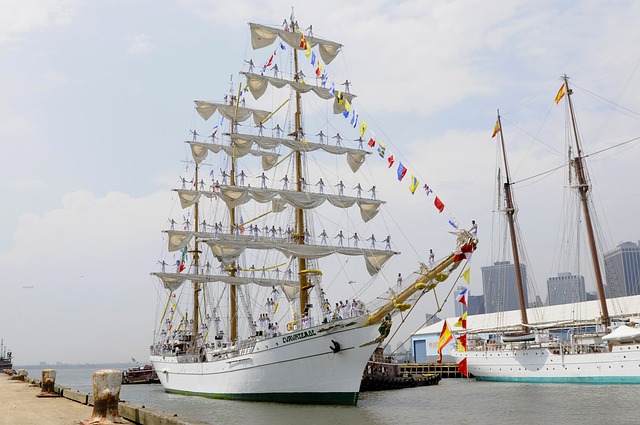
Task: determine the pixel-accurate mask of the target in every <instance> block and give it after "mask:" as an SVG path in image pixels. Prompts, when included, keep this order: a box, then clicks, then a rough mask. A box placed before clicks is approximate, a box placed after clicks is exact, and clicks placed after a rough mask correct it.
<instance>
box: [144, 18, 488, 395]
mask: <svg viewBox="0 0 640 425" xmlns="http://www.w3.org/2000/svg"><path fill="white" fill-rule="evenodd" d="M249 26H250V30H251V41H252V46H253V48H254V49H259V48H263V47H266V46H270V45H272V44H273V43H274V42H275V43H276V44H275V51H274V52H273V54H272V55H271V58H270V59H268V60H265V62H264V63H265V65H264V66H263V67H262V70H261V71H256V70H255V69H254V64H253V60H252V59H248V60H246V61H245V63H246V64H247V65H246V67H247V68H248V71H247V72H242V73H241V75H242V77H241V78H242V79H243V82H242V84H240V85H238V86H237V89H236V88H235V87H233V86H232V87H233V89H232V90H230V91H229V93H228V94H227V95H226V96H225V97H224V101H222V102H204V101H196V111H197V112H198V114H199V115H200V116H201V117H202V118H204V119H205V120H206V119H209V118H211V117H213V116H216V117H218V118H217V119H218V120H219V121H218V123H219V124H218V125H216V126H215V127H214V128H213V130H211V131H212V133H211V134H210V136H208V137H206V138H200V136H199V135H198V134H197V132H196V131H193V132H192V133H193V140H191V141H188V142H187V143H188V144H189V147H190V149H189V152H190V154H191V155H192V159H191V158H190V159H188V160H187V161H186V162H187V170H186V171H185V172H186V173H188V174H189V175H188V177H183V178H182V188H181V189H177V190H176V192H177V193H178V196H179V199H180V205H181V207H182V208H183V210H182V211H184V212H182V214H183V223H181V224H182V230H176V229H175V225H176V224H177V222H176V221H175V220H174V219H170V227H171V228H170V229H169V230H167V231H166V234H167V236H168V244H169V248H168V253H167V255H170V253H174V252H175V253H180V256H179V257H178V259H177V260H176V261H175V263H176V264H175V267H176V270H175V272H170V271H168V270H166V268H168V267H169V266H168V265H167V263H166V262H165V261H164V260H162V261H160V263H161V265H162V271H160V272H154V273H152V274H153V275H154V276H156V277H157V278H158V279H159V281H160V282H161V283H162V285H163V286H162V288H163V289H162V290H161V295H162V296H166V299H165V300H163V301H162V305H161V308H160V314H159V322H158V328H157V329H156V331H155V332H154V344H153V346H152V347H151V362H152V363H153V367H154V368H155V370H156V371H157V373H158V377H159V379H160V382H161V383H162V385H163V386H164V388H165V390H166V391H168V392H171V393H178V394H191V395H200V396H205V397H212V398H224V399H237V400H254V401H274V402H285V403H305V404H351V405H354V404H356V403H357V400H358V394H359V388H360V381H361V377H362V373H363V371H364V368H365V365H366V363H367V361H368V360H369V358H370V356H371V354H372V353H373V351H374V350H375V348H376V347H377V346H378V344H379V343H380V342H382V341H383V340H384V339H385V338H386V337H387V335H388V333H389V331H390V328H391V319H392V316H393V315H394V314H395V313H397V312H398V311H402V310H406V309H407V308H409V307H410V306H411V305H412V303H414V302H415V301H416V300H417V299H418V298H419V297H420V296H422V295H423V294H424V293H425V292H427V291H429V290H431V289H432V288H433V287H435V285H437V283H438V282H440V281H442V280H444V279H446V278H447V276H448V275H449V273H450V272H451V271H452V270H454V269H455V268H457V267H458V265H459V263H460V262H461V261H462V259H463V258H460V254H459V252H460V251H459V250H454V251H453V252H452V253H451V254H450V255H448V256H446V257H444V258H443V259H442V260H441V261H440V262H438V263H437V264H436V265H433V266H431V267H426V266H424V264H420V265H416V268H419V270H418V271H417V272H415V273H413V275H411V276H409V275H406V277H405V279H404V280H403V281H402V282H398V285H397V286H396V283H395V281H394V283H393V290H391V289H388V290H386V292H385V291H377V293H375V294H371V291H361V294H362V296H363V297H365V296H366V297H367V299H368V300H371V302H370V303H367V304H365V302H363V301H361V300H356V299H352V300H347V301H345V302H344V304H343V302H342V301H340V302H339V303H331V304H330V303H329V302H328V294H325V292H324V289H323V282H322V280H323V279H322V278H323V274H327V273H328V275H329V276H332V275H333V274H337V272H339V271H340V270H338V269H339V268H340V267H341V263H339V262H336V263H330V262H323V261H324V260H325V259H330V258H332V256H334V257H335V256H337V255H347V256H360V257H362V258H363V259H364V264H363V265H362V266H363V267H362V269H366V270H367V271H368V272H369V275H371V276H372V279H374V278H375V276H377V275H378V272H379V271H380V270H381V268H382V266H383V265H384V264H385V262H386V261H387V260H389V259H390V258H391V257H392V256H394V255H397V254H399V252H395V251H393V250H392V249H391V242H390V240H391V239H390V237H389V236H387V238H386V239H383V236H384V235H383V236H379V240H383V242H382V243H381V242H377V241H376V240H375V237H374V236H373V235H372V237H371V238H368V239H367V240H366V241H365V240H364V238H363V239H360V237H358V234H357V233H352V232H354V231H355V232H357V231H358V226H362V224H363V223H366V222H368V221H369V220H372V219H373V218H374V217H375V216H376V215H377V214H378V211H379V208H380V206H381V205H382V204H384V202H383V201H381V200H379V199H378V198H377V196H376V193H375V186H373V188H372V189H371V190H370V192H371V195H370V196H369V195H367V197H366V198H365V197H363V196H362V192H361V190H362V188H361V186H360V184H358V185H357V186H356V187H354V189H356V190H355V191H353V190H352V191H351V192H352V193H353V195H352V196H351V195H349V194H348V192H345V190H344V189H345V183H343V180H344V181H345V182H349V181H350V179H351V178H352V177H350V176H348V175H347V174H346V172H348V173H357V171H358V169H359V167H360V165H361V164H362V163H363V162H364V161H365V159H366V157H367V155H368V154H370V152H368V151H366V150H365V149H364V147H365V146H363V144H362V141H363V140H362V136H363V133H364V129H362V127H361V130H360V133H359V134H360V138H359V140H356V142H358V141H359V144H357V143H356V144H355V146H353V147H349V144H352V145H353V144H354V143H353V142H351V143H347V142H346V141H345V142H343V143H340V140H341V139H340V138H339V137H340V136H339V133H338V134H337V135H336V136H334V137H335V138H336V141H335V143H334V142H333V141H332V142H331V144H330V143H329V140H330V139H329V137H328V136H327V135H325V134H323V132H322V130H321V129H322V128H324V129H325V130H326V129H328V128H330V127H328V126H325V127H322V126H320V125H318V124H317V122H318V121H319V120H325V118H327V117H326V116H324V117H323V114H324V115H327V111H328V110H331V111H330V112H329V114H331V113H333V114H340V115H345V116H346V114H345V112H346V113H348V112H349V109H348V108H349V105H350V102H351V101H352V100H353V98H354V95H353V94H351V93H349V90H348V85H346V86H345V91H344V92H342V91H339V90H338V89H337V87H336V86H335V85H334V84H333V83H331V85H329V84H326V82H327V78H326V74H324V73H323V72H322V71H321V66H322V65H320V61H322V62H323V63H324V64H328V63H330V62H331V61H332V60H333V58H334V57H335V56H336V55H337V54H338V52H339V50H340V47H341V45H339V44H337V43H334V42H331V41H327V40H323V39H320V38H317V37H314V36H312V35H311V34H307V35H304V34H303V33H302V31H300V30H299V29H298V25H297V22H296V21H295V20H294V19H293V17H292V18H291V20H289V21H285V23H284V29H280V28H272V27H267V26H263V25H258V24H249ZM310 28H311V27H310ZM276 40H277V41H276ZM316 51H317V52H318V53H317V55H318V56H317V57H316ZM301 53H306V54H305V56H306V58H305V60H304V61H302V59H303V57H302V54H301ZM276 55H278V57H280V56H283V55H288V56H287V59H286V60H285V61H281V62H278V61H277V60H274V58H275V57H276ZM267 57H268V56H267ZM309 61H311V63H312V65H314V68H315V73H316V75H317V76H318V77H319V79H316V84H315V85H314V84H309V83H306V82H305V81H304V72H303V64H304V63H303V62H306V63H309ZM314 61H315V64H314ZM278 63H280V65H281V66H282V65H283V63H285V64H286V63H289V64H291V65H292V70H291V71H289V72H288V73H286V72H283V71H282V72H281V71H280V70H278V68H277V65H278ZM307 66H308V65H307ZM305 71H306V72H307V73H308V74H309V73H310V72H309V71H308V70H307V69H305ZM266 72H268V73H269V74H270V75H269V76H267V75H265V73H266ZM312 72H313V71H312ZM272 75H273V76H272ZM287 75H288V76H290V77H291V78H287ZM320 80H321V82H320ZM345 84H346V83H345ZM274 88H275V89H280V90H275V89H274ZM267 89H273V91H274V92H275V93H280V92H285V93H284V95H280V96H281V97H277V96H278V95H277V94H273V95H271V104H272V105H273V107H272V109H270V110H264V109H267V108H268V107H265V108H264V109H257V108H251V107H249V106H248V105H247V104H248V103H249V102H253V101H258V99H259V98H260V97H261V96H262V95H263V94H264V93H265V91H266V90H267ZM249 93H250V94H251V95H253V98H254V99H248V95H249ZM305 93H308V94H307V96H310V97H311V98H312V100H314V101H317V102H318V101H319V102H323V103H324V104H325V107H324V108H318V109H315V111H317V112H318V113H317V114H314V115H313V119H310V118H308V121H306V122H307V125H305V126H304V128H305V130H307V129H311V128H313V127H314V126H317V127H316V128H317V130H315V129H314V130H315V131H313V133H318V134H317V135H316V136H315V137H313V136H311V137H309V135H305V133H304V132H303V124H304V123H305V121H304V118H303V113H302V112H303V111H314V109H313V106H308V105H309V104H308V103H307V101H309V98H308V97H307V98H305V103H304V108H303V99H302V94H305ZM245 95H247V98H245ZM327 101H329V102H331V103H332V107H330V108H327V107H326V102H327ZM267 103H268V102H267ZM284 106H286V108H284ZM287 109H288V111H287ZM279 111H282V112H287V113H284V114H282V116H281V115H279V114H278V112H279ZM305 116H307V115H305ZM249 118H253V120H254V122H253V124H255V127H254V126H253V125H250V124H249V121H247V120H248V119H249ZM356 119H357V118H356ZM343 121H344V120H343ZM241 126H242V127H241ZM267 126H268V127H269V129H267ZM251 127H253V128H254V130H253V131H250V130H249V128H251ZM352 127H353V128H356V126H355V125H353V126H352ZM222 128H226V129H227V130H226V132H224V130H222ZM331 128H334V127H331ZM285 129H286V130H285ZM218 130H220V131H218ZM307 131H308V130H307ZM265 133H268V134H270V135H268V136H267V135H265ZM313 133H311V132H309V134H313ZM311 138H314V140H311ZM209 154H213V155H209ZM340 157H346V163H345V161H343V160H341V158H340ZM327 158H329V159H327ZM336 158H337V159H336ZM338 164H339V165H341V166H342V167H343V168H344V169H346V170H347V171H346V172H345V171H344V170H343V171H341V172H340V171H338V172H336V173H334V174H331V173H327V170H328V167H335V166H336V165H338ZM347 165H348V168H347ZM314 166H315V170H314ZM245 170H246V171H247V172H246V173H245ZM310 170H312V171H310ZM322 171H324V172H325V174H320V172H322ZM316 172H318V174H315V173H316ZM260 173H262V174H260ZM340 173H342V174H340ZM354 175H355V174H354ZM311 176H314V177H313V178H314V180H313V181H314V182H315V179H317V178H320V180H319V181H318V183H317V184H315V185H313V183H311ZM320 176H322V177H320ZM209 178H211V184H209V182H207V183H205V181H204V179H209ZM323 178H324V179H325V180H323ZM245 179H247V180H245ZM247 181H250V182H254V181H258V185H254V186H251V185H250V184H248V183H247ZM325 182H326V185H327V189H326V190H325V189H324V186H325ZM351 184H352V185H353V183H351ZM349 189H350V188H349ZM365 193H366V192H365ZM323 204H324V206H323V207H322V208H325V209H326V208H328V209H329V211H328V212H327V211H323V213H322V214H320V213H318V210H320V208H321V206H322V205H323ZM329 204H330V205H329ZM354 205H355V206H357V207H358V208H359V216H358V221H361V222H360V223H354V222H353V220H351V221H349V222H348V224H349V228H348V231H349V235H348V236H347V235H345V234H344V233H343V231H342V230H339V233H338V235H336V236H335V237H334V236H333V235H334V234H335V233H332V235H331V236H328V234H327V232H326V231H325V227H324V223H331V224H332V225H333V227H332V228H331V229H330V230H333V229H334V228H335V227H336V224H338V225H340V223H342V224H344V222H341V220H340V219H339V218H338V219H336V216H335V214H340V212H338V213H334V211H344V210H346V209H348V208H350V207H352V206H354ZM329 207H330V208H329ZM332 214H333V215H332ZM321 229H322V231H320V230H321ZM326 229H327V230H329V226H328V225H327V227H326ZM367 233H368V232H367ZM352 234H353V236H351V235H352ZM347 237H348V239H347ZM343 239H347V240H346V241H343ZM475 243H476V242H475V240H474V239H472V238H471V236H470V235H469V233H468V232H466V231H460V232H458V234H457V238H456V247H458V248H460V249H462V248H464V249H465V250H466V251H467V252H468V251H470V250H473V249H475ZM462 257H464V255H463V256H462ZM349 266H350V267H356V266H357V264H353V263H351V264H350V265H349ZM170 267H171V268H173V267H174V266H173V264H172V265H171V266H170ZM350 283H351V282H350ZM388 287H389V285H387V288H388ZM358 298H359V296H358ZM265 300H266V302H265ZM334 304H335V308H334ZM278 323H279V324H278Z"/></svg>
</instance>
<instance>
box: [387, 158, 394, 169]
mask: <svg viewBox="0 0 640 425" xmlns="http://www.w3.org/2000/svg"><path fill="white" fill-rule="evenodd" d="M387 161H389V168H391V166H392V165H393V161H395V159H394V158H393V155H391V156H389V158H387Z"/></svg>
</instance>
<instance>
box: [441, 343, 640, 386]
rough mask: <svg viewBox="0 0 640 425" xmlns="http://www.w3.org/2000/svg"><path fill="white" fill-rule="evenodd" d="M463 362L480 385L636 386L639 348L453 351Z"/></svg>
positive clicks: (637, 346) (638, 376) (618, 346)
mask: <svg viewBox="0 0 640 425" xmlns="http://www.w3.org/2000/svg"><path fill="white" fill-rule="evenodd" d="M452 355H453V356H455V357H456V358H457V360H458V361H460V360H462V358H464V357H466V358H467V369H468V371H469V374H471V375H473V376H475V377H476V379H477V380H480V381H503V382H532V383H589V384H640V344H622V345H614V346H613V347H612V350H611V351H610V352H599V353H583V354H563V353H562V351H561V350H557V349H554V348H545V347H529V348H523V347H513V348H511V349H509V348H503V349H500V350H479V351H476V350H471V351H468V352H462V353H461V352H456V351H453V352H452Z"/></svg>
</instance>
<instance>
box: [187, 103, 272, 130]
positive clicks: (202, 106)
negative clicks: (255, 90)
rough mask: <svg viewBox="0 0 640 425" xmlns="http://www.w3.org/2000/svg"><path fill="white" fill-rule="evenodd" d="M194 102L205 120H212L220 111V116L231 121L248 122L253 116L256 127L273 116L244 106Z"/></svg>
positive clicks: (267, 112)
mask: <svg viewBox="0 0 640 425" xmlns="http://www.w3.org/2000/svg"><path fill="white" fill-rule="evenodd" d="M194 102H195V104H196V111H198V114H199V115H200V116H201V117H202V118H204V119H205V120H208V119H209V118H211V116H212V115H213V114H214V113H215V112H216V111H218V112H219V113H220V115H222V116H223V117H225V118H226V119H228V120H230V121H233V120H236V121H238V122H243V121H246V120H247V119H248V118H249V117H250V116H252V115H253V122H254V123H255V124H256V125H260V123H261V122H262V121H264V120H265V118H267V117H268V116H269V114H271V112H269V111H263V110H260V109H252V108H245V107H242V106H238V107H236V105H227V104H224V103H212V102H204V101H202V100H196V101H194Z"/></svg>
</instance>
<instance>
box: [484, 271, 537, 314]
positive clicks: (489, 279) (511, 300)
mask: <svg viewBox="0 0 640 425" xmlns="http://www.w3.org/2000/svg"><path fill="white" fill-rule="evenodd" d="M520 272H521V274H522V285H523V286H524V287H523V290H524V300H525V303H527V305H528V298H527V268H526V267H525V265H524V264H520ZM482 289H483V292H484V312H485V313H496V312H499V311H509V310H519V309H520V303H519V302H518V288H517V287H516V268H515V267H514V265H513V264H512V263H511V262H510V261H498V262H496V263H494V265H493V266H486V267H482Z"/></svg>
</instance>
